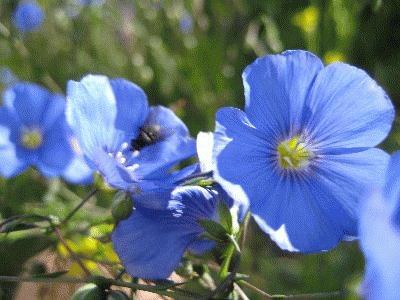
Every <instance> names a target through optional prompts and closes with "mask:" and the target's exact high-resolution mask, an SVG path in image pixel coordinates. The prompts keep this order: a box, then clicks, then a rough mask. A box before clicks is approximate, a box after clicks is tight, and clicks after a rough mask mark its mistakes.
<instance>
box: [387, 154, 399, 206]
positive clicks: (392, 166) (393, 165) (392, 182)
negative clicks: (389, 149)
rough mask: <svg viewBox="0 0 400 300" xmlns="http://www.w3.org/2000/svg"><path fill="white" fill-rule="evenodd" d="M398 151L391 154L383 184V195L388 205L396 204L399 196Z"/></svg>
mask: <svg viewBox="0 0 400 300" xmlns="http://www.w3.org/2000/svg"><path fill="white" fill-rule="evenodd" d="M399 178H400V151H397V152H395V153H393V154H392V156H391V158H390V161H389V164H388V167H387V171H386V182H385V185H384V190H383V192H384V197H385V199H386V201H388V202H389V203H390V205H396V203H397V202H398V199H399V196H400V181H399Z"/></svg>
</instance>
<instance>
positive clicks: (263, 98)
mask: <svg viewBox="0 0 400 300" xmlns="http://www.w3.org/2000/svg"><path fill="white" fill-rule="evenodd" d="M322 68H323V64H322V62H321V61H320V59H319V58H318V57H316V56H315V55H314V54H312V53H310V52H307V51H301V50H292V51H286V52H283V53H282V54H278V55H266V56H264V57H261V58H258V59H257V60H256V61H255V62H253V63H252V64H250V65H249V66H248V67H247V68H246V69H245V70H244V72H243V75H242V77H243V84H244V91H245V98H246V108H245V111H246V114H247V116H248V118H249V120H250V121H251V123H252V124H254V126H255V127H256V128H257V129H259V130H262V131H263V132H265V133H267V134H268V135H270V136H275V135H277V134H280V135H281V137H283V138H287V137H288V136H289V135H291V134H296V133H298V131H299V130H300V129H301V128H302V124H303V120H304V117H305V114H306V112H304V111H303V110H304V102H305V99H306V97H307V94H308V92H309V89H310V87H311V84H312V82H313V81H314V79H315V77H316V75H317V74H318V72H319V71H320V70H321V69H322Z"/></svg>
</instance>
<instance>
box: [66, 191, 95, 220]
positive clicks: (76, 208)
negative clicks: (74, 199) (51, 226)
mask: <svg viewBox="0 0 400 300" xmlns="http://www.w3.org/2000/svg"><path fill="white" fill-rule="evenodd" d="M97 192H98V189H94V190H92V191H91V192H90V193H89V194H87V195H86V197H85V198H83V199H82V200H81V202H80V203H79V204H78V205H77V206H76V207H75V208H74V209H73V210H72V211H71V212H70V213H69V214H68V215H67V216H66V217H65V219H64V220H62V221H61V223H60V226H63V225H65V224H66V223H67V222H68V221H69V220H70V219H71V218H72V217H73V216H74V215H75V213H76V212H77V211H78V210H79V209H80V208H81V207H82V206H83V205H84V204H85V203H86V202H87V201H88V200H89V199H90V198H91V197H92V196H94V195H95V194H96V193H97Z"/></svg>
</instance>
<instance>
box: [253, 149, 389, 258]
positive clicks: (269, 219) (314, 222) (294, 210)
mask: <svg viewBox="0 0 400 300" xmlns="http://www.w3.org/2000/svg"><path fill="white" fill-rule="evenodd" d="M387 162H388V155H387V154H386V153H385V152H383V151H381V150H379V149H370V150H367V151H363V152H358V153H353V154H343V155H338V156H335V155H332V156H329V157H324V158H321V161H320V162H319V165H318V166H315V167H314V168H312V169H311V170H309V173H308V174H304V175H302V176H294V177H282V176H281V175H279V174H276V175H275V176H271V177H270V179H269V180H268V181H264V182H262V180H258V184H259V185H260V187H259V188H258V189H259V190H260V189H263V187H265V186H267V187H270V190H269V191H265V190H264V198H262V199H261V198H259V199H257V198H254V197H253V198H250V203H251V206H250V209H251V211H252V212H253V215H254V216H255V218H256V221H257V223H258V224H259V225H260V227H261V229H263V230H264V231H265V232H267V233H268V234H269V235H270V236H271V238H272V239H273V240H275V241H276V242H277V243H278V245H279V246H280V247H281V248H283V249H286V250H290V251H300V252H316V251H323V250H329V249H331V248H332V247H334V246H335V245H336V244H337V243H338V242H339V241H341V240H342V239H343V238H344V237H345V236H356V235H357V219H358V209H357V208H358V203H359V201H360V200H362V197H363V195H364V193H365V192H366V188H367V187H368V186H369V185H373V184H379V182H380V180H381V178H382V177H383V174H384V170H385V168H386V165H387ZM248 180H249V181H252V180H257V179H256V178H255V176H253V177H252V178H248ZM252 195H254V192H253V194H252ZM259 195H262V193H261V192H260V193H259ZM285 234H286V235H285Z"/></svg>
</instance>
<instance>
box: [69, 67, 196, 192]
mask: <svg viewBox="0 0 400 300" xmlns="http://www.w3.org/2000/svg"><path fill="white" fill-rule="evenodd" d="M67 120H68V122H69V124H70V125H71V127H72V129H73V130H74V133H75V134H76V137H77V139H78V142H79V144H80V146H81V147H82V152H83V153H84V155H85V157H86V159H87V161H88V162H89V163H90V164H91V166H92V167H94V168H95V169H97V170H98V171H99V172H100V173H101V174H102V175H103V177H104V178H105V180H106V181H107V183H108V184H109V185H110V186H112V187H114V188H117V189H122V190H127V191H137V190H138V189H139V190H142V191H152V190H158V189H160V188H161V189H166V190H168V189H169V188H172V187H173V186H174V185H175V182H176V181H178V180H180V179H182V178H184V177H185V176H186V175H187V174H188V173H190V172H192V171H193V169H191V168H189V169H184V170H182V171H175V172H173V173H171V172H170V169H171V168H172V167H173V166H174V165H176V164H177V163H179V162H180V161H181V160H183V159H186V158H188V157H190V156H193V155H194V154H195V153H196V150H195V141H194V140H193V139H192V138H191V137H190V136H189V132H188V130H187V128H186V126H185V124H184V123H183V122H182V121H181V120H180V119H179V118H178V117H177V116H175V114H174V113H173V112H172V111H171V110H169V109H167V108H165V107H162V106H153V107H149V106H148V102H147V97H146V94H145V93H144V92H143V90H142V89H141V88H140V87H138V86H137V85H135V84H134V83H132V82H129V81H127V80H124V79H112V80H108V78H107V77H105V76H100V75H88V76H86V77H84V78H83V79H82V80H81V81H80V82H75V81H69V82H68V87H67Z"/></svg>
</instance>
